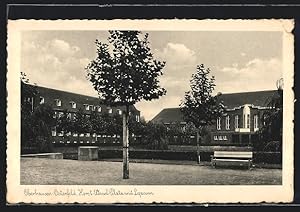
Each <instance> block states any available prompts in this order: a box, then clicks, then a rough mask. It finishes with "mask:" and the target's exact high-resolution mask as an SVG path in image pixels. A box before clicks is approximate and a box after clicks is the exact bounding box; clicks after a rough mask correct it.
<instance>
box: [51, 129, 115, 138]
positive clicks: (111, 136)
mask: <svg viewBox="0 0 300 212" xmlns="http://www.w3.org/2000/svg"><path fill="white" fill-rule="evenodd" d="M65 135H66V136H71V135H72V133H70V132H68V133H66V134H65ZM52 136H53V137H54V136H60V137H62V136H64V132H56V131H55V130H52ZM91 136H92V137H94V138H95V137H97V138H101V137H102V138H120V135H97V134H96V133H93V134H92V135H91V134H90V133H81V134H79V137H87V138H88V137H91ZM73 137H78V133H73Z"/></svg>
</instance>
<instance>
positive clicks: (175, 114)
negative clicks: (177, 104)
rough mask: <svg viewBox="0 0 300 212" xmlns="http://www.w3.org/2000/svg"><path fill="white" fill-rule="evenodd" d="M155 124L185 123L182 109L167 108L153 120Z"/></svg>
mask: <svg viewBox="0 0 300 212" xmlns="http://www.w3.org/2000/svg"><path fill="white" fill-rule="evenodd" d="M151 121H152V122H154V123H161V122H163V123H173V122H183V121H184V120H183V114H182V113H181V111H180V108H165V109H163V110H162V111H161V112H160V113H159V114H157V115H156V116H155V117H154V118H153V119H152V120H151Z"/></svg>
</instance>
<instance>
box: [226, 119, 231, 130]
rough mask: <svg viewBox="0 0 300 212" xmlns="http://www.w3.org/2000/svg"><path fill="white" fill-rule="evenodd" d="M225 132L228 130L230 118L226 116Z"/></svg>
mask: <svg viewBox="0 0 300 212" xmlns="http://www.w3.org/2000/svg"><path fill="white" fill-rule="evenodd" d="M226 130H230V117H229V116H226Z"/></svg>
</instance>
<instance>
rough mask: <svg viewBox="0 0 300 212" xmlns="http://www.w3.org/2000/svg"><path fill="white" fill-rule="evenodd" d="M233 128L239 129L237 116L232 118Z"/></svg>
mask: <svg viewBox="0 0 300 212" xmlns="http://www.w3.org/2000/svg"><path fill="white" fill-rule="evenodd" d="M234 128H235V129H238V128H239V115H236V116H235V117H234Z"/></svg>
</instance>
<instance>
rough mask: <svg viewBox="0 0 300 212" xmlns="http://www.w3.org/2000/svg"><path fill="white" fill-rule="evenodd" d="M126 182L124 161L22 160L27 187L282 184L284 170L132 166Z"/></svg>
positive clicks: (135, 164) (161, 165)
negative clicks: (123, 174)
mask: <svg viewBox="0 0 300 212" xmlns="http://www.w3.org/2000/svg"><path fill="white" fill-rule="evenodd" d="M129 167H130V169H129V171H130V179H127V180H124V179H122V162H110V161H77V160H55V159H42V158H22V159H21V184H23V185H101V184H102V185H126V184H129V185H254V184H255V185H278V184H281V175H282V172H281V169H261V168H255V169H252V170H247V169H230V168H217V169H214V168H212V167H210V166H199V165H175V164H152V163H130V165H129Z"/></svg>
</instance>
